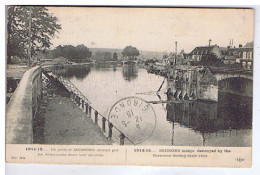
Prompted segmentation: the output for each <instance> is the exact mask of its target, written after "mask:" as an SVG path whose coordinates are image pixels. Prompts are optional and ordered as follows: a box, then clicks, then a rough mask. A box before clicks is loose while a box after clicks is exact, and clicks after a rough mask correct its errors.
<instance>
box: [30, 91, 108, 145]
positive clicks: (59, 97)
mask: <svg viewBox="0 0 260 175" xmlns="http://www.w3.org/2000/svg"><path fill="white" fill-rule="evenodd" d="M34 126H35V128H34V129H35V132H34V133H35V135H34V140H35V142H37V143H42V144H66V145H110V144H112V142H111V141H110V140H108V139H107V138H106V137H105V136H104V135H103V133H102V131H101V130H100V128H99V127H98V126H97V125H95V124H94V123H93V121H92V119H90V118H88V117H87V115H86V113H84V112H83V110H82V109H80V108H79V107H78V106H77V105H76V104H75V103H74V102H73V101H72V100H71V99H70V98H69V97H68V95H67V94H66V93H65V92H62V91H61V90H60V89H59V88H58V89H56V90H54V91H51V90H48V91H47V92H45V95H44V98H43V100H42V105H41V109H40V117H39V119H38V120H37V121H36V123H35V125H34Z"/></svg>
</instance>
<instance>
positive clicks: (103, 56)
mask: <svg viewBox="0 0 260 175" xmlns="http://www.w3.org/2000/svg"><path fill="white" fill-rule="evenodd" d="M111 56H112V54H111V52H107V51H104V52H101V51H98V52H96V54H95V59H96V61H97V62H99V63H102V62H105V61H112V58H111Z"/></svg>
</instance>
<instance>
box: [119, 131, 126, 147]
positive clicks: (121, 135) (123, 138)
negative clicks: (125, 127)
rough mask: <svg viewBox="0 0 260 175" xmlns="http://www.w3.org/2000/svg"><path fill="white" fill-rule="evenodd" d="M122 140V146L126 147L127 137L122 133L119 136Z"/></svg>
mask: <svg viewBox="0 0 260 175" xmlns="http://www.w3.org/2000/svg"><path fill="white" fill-rule="evenodd" d="M119 138H120V145H124V144H125V135H124V134H123V133H121V134H120V135H119Z"/></svg>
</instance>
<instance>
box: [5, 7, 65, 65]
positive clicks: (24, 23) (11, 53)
mask: <svg viewBox="0 0 260 175" xmlns="http://www.w3.org/2000/svg"><path fill="white" fill-rule="evenodd" d="M60 29H61V25H60V24H59V23H58V18H57V17H55V16H53V15H52V14H50V13H48V9H47V8H45V7H42V6H9V7H8V9H7V63H11V61H12V58H14V57H19V58H23V59H25V58H26V57H27V56H28V53H31V56H35V55H36V54H37V52H45V51H46V50H48V49H49V48H50V46H51V44H52V43H51V39H52V38H53V37H55V36H56V34H57V33H58V32H59V30H60ZM29 39H31V42H30V44H31V47H30V50H29ZM29 51H30V52H29Z"/></svg>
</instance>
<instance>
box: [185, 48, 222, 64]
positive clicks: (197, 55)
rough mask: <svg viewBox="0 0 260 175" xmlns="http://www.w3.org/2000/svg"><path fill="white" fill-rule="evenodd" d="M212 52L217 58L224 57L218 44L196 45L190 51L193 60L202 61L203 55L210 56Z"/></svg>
mask: <svg viewBox="0 0 260 175" xmlns="http://www.w3.org/2000/svg"><path fill="white" fill-rule="evenodd" d="M210 54H214V55H215V56H216V57H217V58H222V54H221V51H220V49H219V46H218V45H213V46H200V47H196V48H195V49H193V50H192V51H191V52H190V54H189V55H190V57H189V58H190V60H191V61H200V60H201V58H202V57H203V56H208V55H210Z"/></svg>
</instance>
